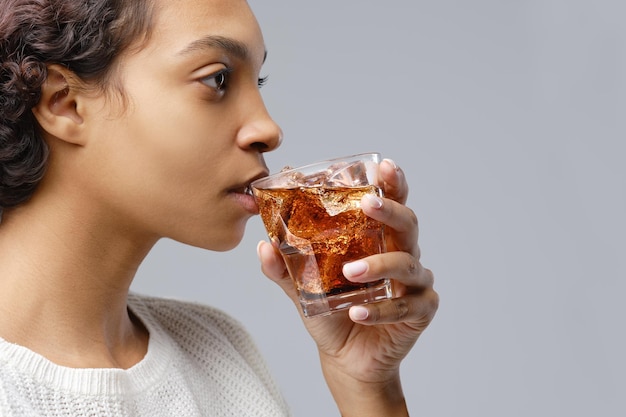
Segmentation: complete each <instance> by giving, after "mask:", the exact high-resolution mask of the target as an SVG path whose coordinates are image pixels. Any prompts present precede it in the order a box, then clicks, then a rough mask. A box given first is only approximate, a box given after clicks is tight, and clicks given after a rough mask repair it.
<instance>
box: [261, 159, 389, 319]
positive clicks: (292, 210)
mask: <svg viewBox="0 0 626 417" xmlns="http://www.w3.org/2000/svg"><path fill="white" fill-rule="evenodd" d="M363 157H364V156H362V155H359V156H358V158H357V160H356V161H347V162H346V161H345V160H341V161H337V160H333V161H332V163H328V164H326V165H324V164H323V165H324V169H320V170H315V169H312V167H304V168H301V169H291V170H288V171H286V172H282V173H280V174H275V175H276V176H274V178H272V177H268V178H267V179H264V180H261V181H259V182H256V183H255V184H253V187H252V188H253V193H254V196H255V198H256V201H257V203H258V206H259V212H260V215H261V219H262V220H263V224H264V225H265V228H266V230H267V233H268V235H269V237H270V239H271V240H272V241H273V242H275V244H276V245H277V246H278V249H279V250H280V253H281V255H282V257H283V259H284V261H285V264H286V266H287V269H288V271H289V275H290V276H291V277H292V278H293V280H294V283H295V285H296V288H297V290H298V294H299V297H300V303H301V305H302V308H303V311H304V313H305V315H306V316H309V317H310V316H316V315H320V314H328V313H331V312H334V311H339V310H342V309H345V308H348V307H350V306H351V305H355V304H363V303H367V302H372V301H377V300H380V299H385V298H389V297H390V296H391V293H390V291H391V289H390V284H389V280H388V279H381V280H379V281H377V282H372V283H366V284H360V283H353V282H350V281H348V280H347V279H346V278H345V277H344V275H343V273H342V268H343V265H344V264H345V263H347V262H351V261H355V260H358V259H362V258H365V257H367V256H369V255H374V254H378V253H382V252H384V251H385V239H384V225H383V224H382V223H380V222H378V221H376V220H374V219H372V218H370V217H368V216H366V215H365V214H364V213H363V211H362V209H361V199H362V198H363V196H365V195H367V194H372V195H377V196H381V195H382V191H381V189H380V188H379V187H378V186H377V185H376V184H372V182H373V180H372V178H374V179H375V178H377V176H376V175H372V171H373V170H375V169H376V168H377V163H373V164H372V165H371V166H368V164H367V163H366V162H367V161H366V162H363V161H362V160H361V159H362V158H363ZM351 158H354V157H351ZM367 158H371V157H370V156H369V154H368V156H367ZM368 161H369V160H368ZM311 170H313V172H309V171H311ZM368 173H369V177H368Z"/></svg>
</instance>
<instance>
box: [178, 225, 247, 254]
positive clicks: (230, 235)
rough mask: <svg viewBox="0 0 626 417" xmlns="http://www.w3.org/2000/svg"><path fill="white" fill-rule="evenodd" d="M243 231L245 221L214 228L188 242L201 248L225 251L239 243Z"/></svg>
mask: <svg viewBox="0 0 626 417" xmlns="http://www.w3.org/2000/svg"><path fill="white" fill-rule="evenodd" d="M244 232H245V223H244V224H243V225H237V226H233V227H231V228H226V229H223V230H220V231H217V230H214V231H213V232H212V233H207V234H206V235H204V236H200V237H199V238H198V240H197V241H194V242H188V243H189V244H190V245H192V246H196V247H199V248H202V249H207V250H211V251H215V252H226V251H229V250H232V249H234V248H236V247H237V246H238V245H239V244H240V243H241V240H242V239H243V234H244Z"/></svg>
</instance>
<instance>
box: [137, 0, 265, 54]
mask: <svg viewBox="0 0 626 417" xmlns="http://www.w3.org/2000/svg"><path fill="white" fill-rule="evenodd" d="M155 12H156V13H155V22H154V23H155V24H154V29H153V33H152V34H151V37H150V40H149V41H148V45H146V46H147V49H152V48H154V49H159V50H160V51H166V53H169V54H180V53H181V52H182V53H184V52H185V51H187V52H188V51H189V50H193V48H194V44H195V45H196V46H201V45H202V43H201V42H198V41H199V40H200V39H204V38H206V37H209V36H210V37H214V38H223V39H232V40H234V41H237V43H239V44H241V45H243V46H245V47H246V48H247V49H248V50H249V51H250V52H251V53H252V54H253V55H256V54H261V55H262V54H264V51H265V47H264V43H263V36H262V34H261V30H260V28H259V25H258V23H257V21H256V18H255V17H254V15H253V13H252V10H251V9H250V7H249V6H248V4H247V2H246V1H245V0H156V10H155Z"/></svg>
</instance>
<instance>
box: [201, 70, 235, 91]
mask: <svg viewBox="0 0 626 417" xmlns="http://www.w3.org/2000/svg"><path fill="white" fill-rule="evenodd" d="M231 72H233V70H232V68H224V69H221V70H219V71H218V72H216V73H213V74H211V75H209V76H208V77H204V78H203V79H202V80H201V81H202V84H204V85H206V86H208V87H211V88H213V89H214V90H216V91H224V90H225V89H226V88H227V87H228V78H229V75H230V73H231Z"/></svg>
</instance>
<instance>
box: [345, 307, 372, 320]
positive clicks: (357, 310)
mask: <svg viewBox="0 0 626 417" xmlns="http://www.w3.org/2000/svg"><path fill="white" fill-rule="evenodd" d="M368 316H369V311H367V308H365V307H362V306H354V307H352V308H350V318H351V319H352V320H355V321H363V320H366V319H367V317H368Z"/></svg>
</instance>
